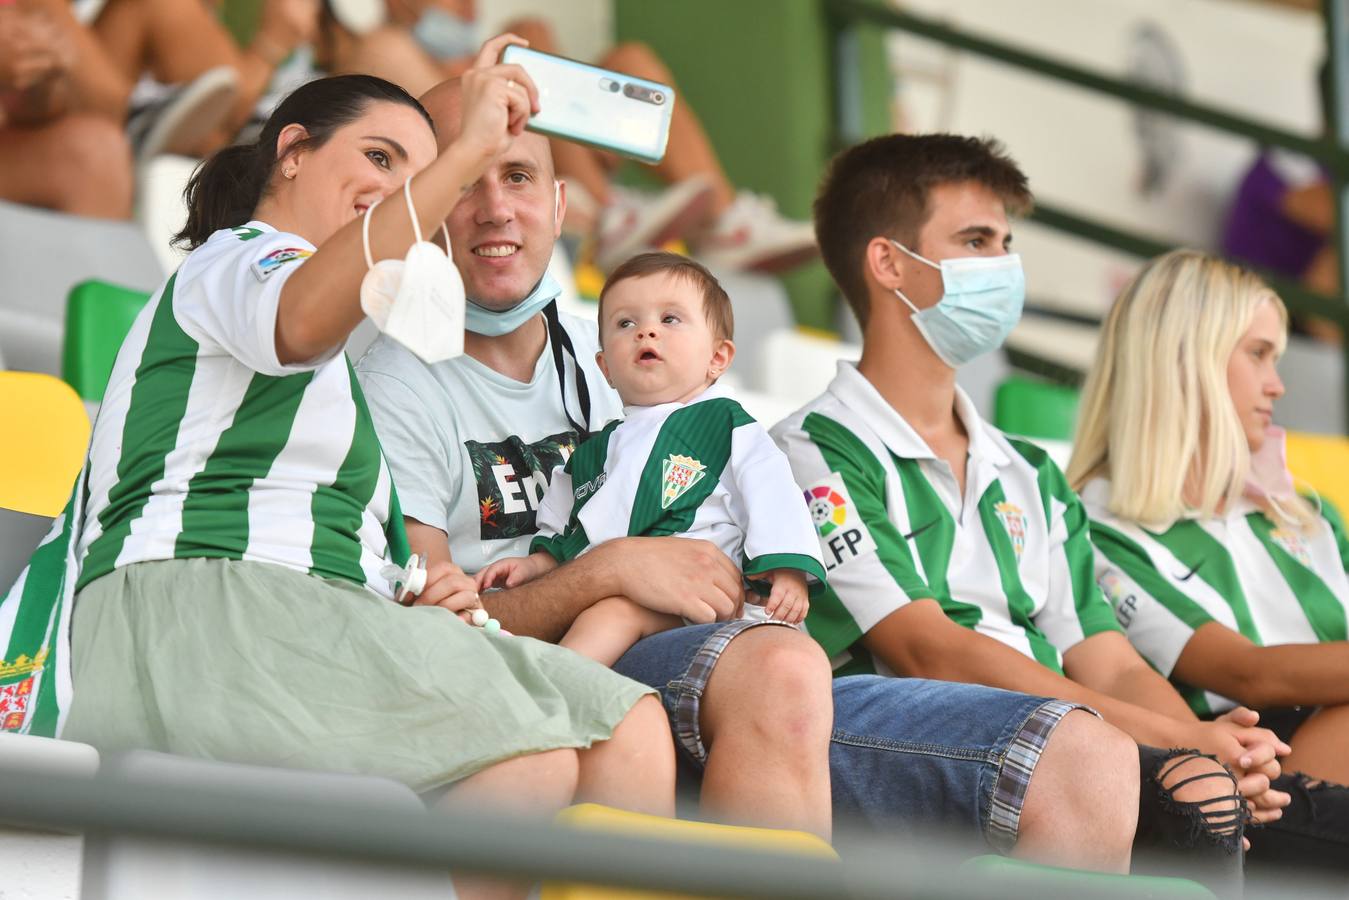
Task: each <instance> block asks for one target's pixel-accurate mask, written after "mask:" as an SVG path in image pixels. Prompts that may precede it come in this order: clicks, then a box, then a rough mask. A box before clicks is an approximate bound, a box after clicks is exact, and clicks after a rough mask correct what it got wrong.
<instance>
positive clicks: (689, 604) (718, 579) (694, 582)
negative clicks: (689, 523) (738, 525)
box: [586, 537, 745, 624]
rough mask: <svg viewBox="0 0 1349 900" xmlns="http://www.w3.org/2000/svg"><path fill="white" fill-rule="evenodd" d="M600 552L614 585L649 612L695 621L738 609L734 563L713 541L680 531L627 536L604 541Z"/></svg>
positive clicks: (741, 598) (713, 619)
mask: <svg viewBox="0 0 1349 900" xmlns="http://www.w3.org/2000/svg"><path fill="white" fill-rule="evenodd" d="M594 553H602V554H604V556H605V561H606V565H608V566H610V567H612V571H613V574H614V576H615V579H616V582H617V585H618V590H617V591H614V592H613V593H616V594H619V595H621V596H624V597H627V598H628V599H629V600H631V601H633V602H634V603H637V604H639V605H641V606H645V607H646V608H647V609H649V610H653V611H654V612H660V613H667V614H669V615H672V616H680V617H681V618H683V619H685V620H687V621H689V622H693V623H696V624H705V623H707V622H720V621H724V620H726V619H730V618H732V617H734V616H735V615H737V614H738V612H739V609H740V605H741V604H742V603H743V602H744V599H745V598H744V589H743V587H742V582H741V576H740V569H739V568H738V567H737V566H736V564H735V563H733V562H731V559H730V557H728V556H727V555H726V554H725V553H722V552H721V551H720V550H719V549H717V546H716V545H715V544H710V543H708V542H707V541H701V540H692V539H690V538H681V537H632V538H618V539H617V540H612V541H607V542H605V543H603V544H601V545H600V546H598V547H596V548H595V549H594V550H591V551H590V553H588V554H586V555H587V556H589V555H591V554H594Z"/></svg>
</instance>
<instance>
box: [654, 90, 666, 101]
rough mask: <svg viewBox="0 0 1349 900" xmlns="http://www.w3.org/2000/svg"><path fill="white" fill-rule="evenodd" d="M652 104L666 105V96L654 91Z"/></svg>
mask: <svg viewBox="0 0 1349 900" xmlns="http://www.w3.org/2000/svg"><path fill="white" fill-rule="evenodd" d="M651 102H652V103H656V104H661V103H664V102H665V95H664V94H662V93H661V92H660V91H653V92H652V94H651Z"/></svg>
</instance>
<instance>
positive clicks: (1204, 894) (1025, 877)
mask: <svg viewBox="0 0 1349 900" xmlns="http://www.w3.org/2000/svg"><path fill="white" fill-rule="evenodd" d="M960 868H961V869H962V870H964V871H965V872H967V873H969V874H971V875H974V876H976V877H982V878H986V879H988V881H989V883H990V884H1000V885H1003V886H1005V887H1006V888H1007V893H1011V894H1031V893H1036V894H1044V895H1045V896H1051V897H1097V898H1112V897H1117V898H1120V900H1124V898H1140V897H1147V898H1155V900H1165V898H1175V900H1212V898H1213V896H1214V894H1213V892H1212V891H1210V890H1209V889H1208V888H1206V887H1204V886H1203V885H1201V884H1198V883H1197V882H1194V881H1188V880H1186V879H1184V878H1161V877H1157V876H1153V875H1106V874H1103V873H1100V872H1083V871H1080V870H1078V869H1059V868H1055V867H1054V866H1040V865H1036V864H1034V863H1028V862H1023V861H1021V860H1017V859H1008V858H1007V857H1004V856H992V855H989V856H976V857H975V858H974V859H971V860H969V861H968V862H966V863H964V864H963V865H961V867H960Z"/></svg>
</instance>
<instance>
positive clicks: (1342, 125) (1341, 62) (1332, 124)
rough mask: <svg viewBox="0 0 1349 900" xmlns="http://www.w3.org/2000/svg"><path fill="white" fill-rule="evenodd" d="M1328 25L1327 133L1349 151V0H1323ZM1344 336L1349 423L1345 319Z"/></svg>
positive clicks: (1348, 236) (1340, 235)
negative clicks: (1348, 50)
mask: <svg viewBox="0 0 1349 900" xmlns="http://www.w3.org/2000/svg"><path fill="white" fill-rule="evenodd" d="M1322 10H1323V15H1324V18H1325V26H1326V64H1327V65H1328V66H1329V67H1330V84H1329V85H1327V87H1328V88H1329V91H1330V96H1329V97H1326V98H1325V101H1326V102H1325V103H1324V107H1325V109H1326V114H1327V115H1328V116H1329V118H1330V121H1328V122H1326V123H1325V129H1326V134H1327V136H1328V137H1329V138H1330V140H1332V141H1334V142H1335V148H1336V149H1337V150H1338V151H1340V152H1341V153H1343V152H1345V151H1346V150H1349V90H1347V89H1346V87H1349V53H1346V50H1347V49H1349V0H1323V3H1322ZM1331 184H1332V185H1334V188H1335V246H1336V247H1337V248H1338V249H1339V253H1338V254H1337V255H1338V257H1339V258H1338V260H1337V266H1336V269H1337V271H1338V273H1339V292H1338V293H1339V297H1338V299H1339V302H1340V304H1341V306H1342V307H1343V306H1346V305H1347V304H1349V178H1346V177H1345V175H1344V173H1343V172H1340V171H1333V172H1332V173H1331ZM1340 331H1341V335H1342V339H1343V342H1344V343H1343V361H1344V371H1343V373H1341V374H1342V377H1343V379H1344V402H1345V421H1346V422H1349V327H1345V325H1344V323H1343V322H1341V328H1340Z"/></svg>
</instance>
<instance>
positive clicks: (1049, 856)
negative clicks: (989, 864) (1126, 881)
mask: <svg viewBox="0 0 1349 900" xmlns="http://www.w3.org/2000/svg"><path fill="white" fill-rule="evenodd" d="M1137 827H1138V748H1137V746H1136V745H1135V744H1134V742H1133V741H1132V740H1130V738H1129V736H1128V735H1126V734H1124V732H1122V731H1120V730H1118V729H1116V728H1114V727H1113V726H1111V725H1107V724H1106V723H1105V722H1103V721H1101V720H1100V719H1098V718H1096V717H1095V716H1093V715H1091V714H1090V713H1087V712H1083V711H1080V710H1074V711H1073V712H1070V713H1068V715H1066V716H1064V717H1063V720H1062V721H1061V722H1059V724H1058V726H1057V727H1056V728H1055V729H1054V731H1053V733H1052V734H1051V735H1050V738H1049V743H1048V744H1047V745H1046V746H1045V749H1044V752H1043V753H1042V754H1041V756H1040V761H1039V762H1038V763H1037V764H1036V766H1035V772H1034V774H1033V775H1032V776H1031V780H1030V785H1029V786H1028V787H1027V789H1026V800H1025V803H1024V805H1023V806H1022V809H1021V830H1020V833H1019V837H1018V839H1017V843H1016V848H1015V849H1014V850H1013V851H1012V856H1015V857H1019V858H1022V859H1027V860H1031V861H1033V862H1037V863H1044V864H1047V865H1056V866H1072V867H1074V868H1082V869H1093V870H1096V871H1101V872H1119V873H1127V872H1128V871H1129V861H1130V858H1131V854H1132V848H1133V839H1134V832H1135V830H1136V829H1137Z"/></svg>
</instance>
